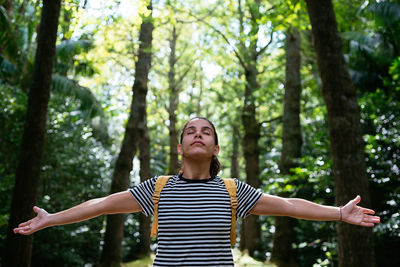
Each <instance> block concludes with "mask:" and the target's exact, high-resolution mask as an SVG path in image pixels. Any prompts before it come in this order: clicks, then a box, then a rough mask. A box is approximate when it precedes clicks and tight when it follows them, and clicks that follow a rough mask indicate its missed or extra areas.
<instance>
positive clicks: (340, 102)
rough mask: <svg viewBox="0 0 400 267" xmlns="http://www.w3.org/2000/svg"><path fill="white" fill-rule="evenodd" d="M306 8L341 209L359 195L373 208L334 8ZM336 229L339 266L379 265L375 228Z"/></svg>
mask: <svg viewBox="0 0 400 267" xmlns="http://www.w3.org/2000/svg"><path fill="white" fill-rule="evenodd" d="M306 3H307V8H308V13H309V17H310V21H311V25H312V34H313V37H314V46H315V51H316V54H317V63H318V69H319V72H320V75H321V80H322V95H323V97H324V100H325V102H326V105H327V110H328V129H329V137H330V147H331V155H332V159H333V171H334V177H335V198H336V204H337V205H342V204H344V203H346V202H347V201H348V200H350V199H352V198H354V197H355V196H356V195H357V194H359V195H361V196H362V197H363V201H362V203H361V205H362V206H370V196H369V186H368V178H367V174H366V167H365V156H364V143H363V139H362V133H361V123H360V108H359V106H358V102H357V94H356V90H355V88H354V85H353V83H352V81H351V79H350V76H349V73H348V70H347V67H346V64H345V61H344V57H343V52H342V44H341V39H340V37H339V33H338V30H337V23H336V18H335V13H334V10H333V6H332V3H331V1H330V0H324V1H317V0H307V1H306ZM337 230H338V248H339V266H374V258H375V257H374V246H373V234H372V230H371V229H370V228H363V227H360V226H353V225H350V224H345V223H338V226H337ZM360 240H361V241H360Z"/></svg>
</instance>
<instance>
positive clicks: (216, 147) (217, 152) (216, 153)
mask: <svg viewBox="0 0 400 267" xmlns="http://www.w3.org/2000/svg"><path fill="white" fill-rule="evenodd" d="M218 154H219V145H216V146H215V147H214V153H213V155H214V156H217V155H218Z"/></svg>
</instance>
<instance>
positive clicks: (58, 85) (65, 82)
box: [51, 74, 104, 118]
mask: <svg viewBox="0 0 400 267" xmlns="http://www.w3.org/2000/svg"><path fill="white" fill-rule="evenodd" d="M51 86H52V90H54V92H58V93H61V94H64V95H66V96H70V97H73V98H75V99H76V100H78V101H79V102H80V110H81V111H82V112H86V113H87V114H89V116H90V117H91V118H94V117H96V116H100V117H104V111H103V109H102V107H101V105H100V103H99V101H98V100H97V99H96V97H95V95H94V94H93V93H92V92H91V91H90V90H89V89H88V88H86V87H83V86H80V85H79V84H78V83H77V82H75V81H74V80H71V79H68V78H67V77H65V76H61V75H58V74H53V75H52V84H51Z"/></svg>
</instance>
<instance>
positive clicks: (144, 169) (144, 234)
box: [139, 116, 152, 257]
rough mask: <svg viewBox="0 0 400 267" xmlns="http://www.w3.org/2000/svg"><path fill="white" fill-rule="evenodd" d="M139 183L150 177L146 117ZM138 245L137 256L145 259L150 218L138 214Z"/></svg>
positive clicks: (141, 130) (148, 251) (141, 137)
mask: <svg viewBox="0 0 400 267" xmlns="http://www.w3.org/2000/svg"><path fill="white" fill-rule="evenodd" d="M139 151H140V155H139V160H140V172H139V174H140V181H142V182H144V181H146V180H147V179H149V178H151V177H152V174H151V168H150V136H149V131H148V129H147V116H145V117H144V122H143V128H141V129H140V144H139ZM139 232H140V244H139V249H140V250H139V255H140V257H145V256H149V255H150V243H151V239H150V217H148V216H145V215H144V214H142V213H140V214H139Z"/></svg>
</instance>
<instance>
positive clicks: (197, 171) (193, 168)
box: [182, 158, 211, 180]
mask: <svg viewBox="0 0 400 267" xmlns="http://www.w3.org/2000/svg"><path fill="white" fill-rule="evenodd" d="M210 164H211V159H209V160H204V161H201V160H199V159H197V160H190V159H187V158H186V159H184V160H183V173H182V177H185V178H187V179H193V180H201V179H208V178H210Z"/></svg>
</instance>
